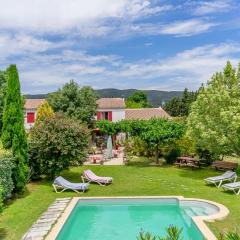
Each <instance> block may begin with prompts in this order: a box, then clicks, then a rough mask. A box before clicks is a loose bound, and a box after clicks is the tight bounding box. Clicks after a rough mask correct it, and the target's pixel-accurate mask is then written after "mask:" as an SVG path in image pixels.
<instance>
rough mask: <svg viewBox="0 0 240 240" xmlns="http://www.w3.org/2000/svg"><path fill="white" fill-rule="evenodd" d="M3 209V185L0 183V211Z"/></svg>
mask: <svg viewBox="0 0 240 240" xmlns="http://www.w3.org/2000/svg"><path fill="white" fill-rule="evenodd" d="M2 210H3V187H2V185H0V213H1V212H2Z"/></svg>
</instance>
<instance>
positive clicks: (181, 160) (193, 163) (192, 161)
mask: <svg viewBox="0 0 240 240" xmlns="http://www.w3.org/2000/svg"><path fill="white" fill-rule="evenodd" d="M175 164H176V165H178V166H179V167H181V166H187V167H192V168H194V167H200V166H201V164H200V160H198V159H196V158H192V157H178V158H177V161H176V163H175Z"/></svg>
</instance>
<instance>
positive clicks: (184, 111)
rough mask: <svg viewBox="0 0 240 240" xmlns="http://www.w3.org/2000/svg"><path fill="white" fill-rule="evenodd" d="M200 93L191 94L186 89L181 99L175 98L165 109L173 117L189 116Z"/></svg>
mask: <svg viewBox="0 0 240 240" xmlns="http://www.w3.org/2000/svg"><path fill="white" fill-rule="evenodd" d="M197 94H198V92H189V91H188V89H187V88H185V89H184V91H183V95H182V96H181V97H175V98H173V99H172V100H170V101H168V102H167V103H166V104H165V106H164V109H165V110H166V111H167V112H168V113H169V114H170V115H171V116H173V117H182V116H188V114H189V111H190V108H191V104H192V103H193V102H194V101H195V100H196V98H197Z"/></svg>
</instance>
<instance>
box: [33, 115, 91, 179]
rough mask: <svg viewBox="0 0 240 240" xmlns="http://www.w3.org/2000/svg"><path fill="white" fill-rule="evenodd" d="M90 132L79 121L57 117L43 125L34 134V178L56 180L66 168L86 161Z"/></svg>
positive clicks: (35, 128)
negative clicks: (46, 177)
mask: <svg viewBox="0 0 240 240" xmlns="http://www.w3.org/2000/svg"><path fill="white" fill-rule="evenodd" d="M89 136H90V133H89V130H88V128H87V127H86V126H85V125H84V124H81V122H80V121H79V120H76V119H71V118H67V117H65V116H59V115H56V116H54V117H52V118H48V119H44V120H43V121H42V122H39V123H38V124H37V125H35V126H34V128H33V129H32V130H31V132H30V141H29V158H30V161H29V162H30V167H31V169H32V178H38V177H40V176H41V175H43V174H44V175H47V176H48V177H49V178H51V179H53V178H54V177H55V176H57V175H59V174H60V173H61V171H62V170H63V169H66V168H68V167H69V166H70V165H73V164H77V165H79V164H82V163H83V161H84V160H85V157H86V153H87V149H88V144H89Z"/></svg>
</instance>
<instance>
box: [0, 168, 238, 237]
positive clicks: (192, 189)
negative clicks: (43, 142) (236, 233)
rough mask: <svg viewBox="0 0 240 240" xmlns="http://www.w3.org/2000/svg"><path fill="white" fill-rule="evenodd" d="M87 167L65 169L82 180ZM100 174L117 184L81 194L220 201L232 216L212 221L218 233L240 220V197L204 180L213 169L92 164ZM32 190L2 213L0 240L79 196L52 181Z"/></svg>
mask: <svg viewBox="0 0 240 240" xmlns="http://www.w3.org/2000/svg"><path fill="white" fill-rule="evenodd" d="M86 168H87V167H86V166H84V167H75V168H71V169H70V170H68V171H64V172H63V174H62V175H63V176H64V177H65V178H67V179H69V180H70V181H73V182H79V181H80V174H81V173H82V171H83V169H86ZM89 168H90V169H92V170H93V171H94V172H96V173H97V174H98V175H106V176H113V178H114V183H113V184H112V185H109V186H107V187H101V186H98V185H95V184H91V186H90V190H89V191H88V192H87V193H85V194H80V196H143V195H145V196H147V195H175V196H176V195H181V196H184V197H196V198H202V199H208V200H212V201H216V202H219V203H222V204H224V205H226V206H227V207H228V208H229V210H230V215H229V216H228V217H227V218H226V219H225V220H224V221H219V222H215V223H211V224H210V225H209V226H210V228H211V229H212V230H213V231H214V232H215V233H217V232H220V231H223V230H224V229H234V228H235V227H236V226H237V225H238V224H239V223H240V207H239V206H240V205H239V201H240V197H237V196H235V195H233V194H231V193H225V192H223V191H222V189H217V188H216V187H211V186H206V185H205V183H204V181H203V179H204V178H205V177H208V176H213V175H217V174H219V173H218V172H216V171H214V170H212V169H200V170H193V171H192V170H191V169H179V168H176V167H173V166H166V167H146V166H144V165H142V164H139V165H134V166H91V167H89ZM28 190H29V193H28V194H26V196H24V197H23V198H20V199H17V200H16V201H14V202H13V203H11V204H9V206H8V207H6V208H5V210H4V212H3V214H2V215H0V235H2V238H1V237H0V239H12V240H17V239H20V238H21V236H22V235H23V234H24V233H25V232H26V231H27V229H28V228H29V227H30V226H31V225H32V223H33V222H34V221H35V220H37V218H38V217H39V216H40V215H41V213H42V212H44V211H45V210H46V209H47V208H48V206H49V204H51V203H52V202H53V201H54V200H55V199H56V198H60V197H73V196H78V195H77V194H76V193H73V192H65V193H59V194H56V193H54V192H53V189H52V186H51V182H48V181H41V182H35V183H31V184H29V185H28Z"/></svg>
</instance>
